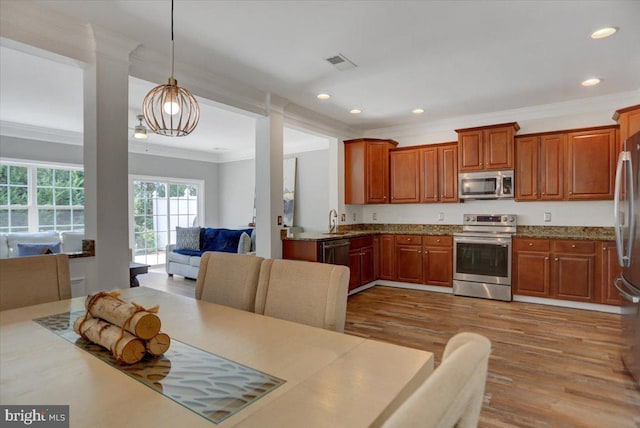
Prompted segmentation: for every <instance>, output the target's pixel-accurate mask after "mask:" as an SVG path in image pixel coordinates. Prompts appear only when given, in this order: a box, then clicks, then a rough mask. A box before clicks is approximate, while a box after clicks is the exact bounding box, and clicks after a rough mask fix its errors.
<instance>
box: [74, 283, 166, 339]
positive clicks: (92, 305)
mask: <svg viewBox="0 0 640 428" xmlns="http://www.w3.org/2000/svg"><path fill="white" fill-rule="evenodd" d="M117 296H118V294H117V293H104V292H101V293H97V294H93V295H89V296H87V300H86V301H85V308H86V309H87V311H89V314H90V315H91V316H93V317H94V318H102V319H103V320H105V321H108V322H110V323H111V324H114V325H117V326H118V327H122V326H124V329H125V330H127V331H128V332H129V333H131V334H133V335H134V336H138V337H139V338H140V339H145V340H148V339H151V338H152V337H154V336H155V335H157V334H158V333H159V332H160V318H158V316H157V315H156V314H155V313H152V312H149V310H145V309H144V308H142V307H141V306H138V305H136V304H133V303H127V302H125V301H124V300H122V299H120V298H118V297H117ZM156 310H157V309H156ZM127 321H128V322H127ZM125 324H126V325H125Z"/></svg>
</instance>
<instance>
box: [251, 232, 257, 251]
mask: <svg viewBox="0 0 640 428" xmlns="http://www.w3.org/2000/svg"><path fill="white" fill-rule="evenodd" d="M255 250H256V230H255V229H252V230H251V250H250V251H252V252H253V251H255Z"/></svg>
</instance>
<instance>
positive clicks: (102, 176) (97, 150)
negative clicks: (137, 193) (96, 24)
mask: <svg viewBox="0 0 640 428" xmlns="http://www.w3.org/2000/svg"><path fill="white" fill-rule="evenodd" d="M93 36H94V41H95V61H94V62H93V63H92V64H91V65H89V66H88V67H87V68H86V69H85V70H84V174H85V238H86V239H94V240H95V244H96V258H95V264H94V268H93V272H92V275H91V276H92V280H91V281H90V284H89V289H88V290H86V291H87V292H89V293H90V292H94V291H97V290H110V289H113V288H125V287H127V286H128V285H129V234H128V225H129V223H128V220H127V219H128V215H129V209H128V187H127V182H128V159H129V152H128V138H127V134H128V132H129V131H128V129H127V125H128V110H129V107H128V105H129V54H130V53H131V51H132V50H133V49H134V48H135V47H136V46H137V43H135V42H131V41H128V40H124V39H121V38H119V37H118V36H115V35H113V34H109V33H107V32H106V31H104V30H100V29H98V28H93Z"/></svg>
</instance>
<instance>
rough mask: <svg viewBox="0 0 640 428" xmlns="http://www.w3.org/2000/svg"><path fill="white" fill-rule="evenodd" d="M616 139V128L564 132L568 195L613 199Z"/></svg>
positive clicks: (616, 155)
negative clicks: (565, 136)
mask: <svg viewBox="0 0 640 428" xmlns="http://www.w3.org/2000/svg"><path fill="white" fill-rule="evenodd" d="M617 157H618V143H617V140H616V129H615V128H610V127H609V128H605V129H594V130H589V131H582V132H570V133H569V134H568V135H567V175H568V177H567V192H568V195H567V199H569V200H574V199H575V200H579V199H613V188H614V182H615V176H616V161H617Z"/></svg>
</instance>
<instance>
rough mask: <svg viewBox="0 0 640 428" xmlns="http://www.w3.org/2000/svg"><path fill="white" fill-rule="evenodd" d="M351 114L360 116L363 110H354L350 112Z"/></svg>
mask: <svg viewBox="0 0 640 428" xmlns="http://www.w3.org/2000/svg"><path fill="white" fill-rule="evenodd" d="M349 113H351V114H360V113H362V110H360V109H359V108H354V109H352V110H349Z"/></svg>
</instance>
